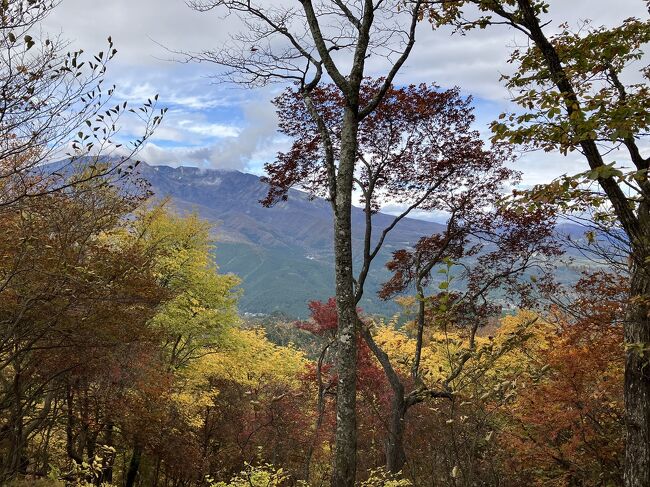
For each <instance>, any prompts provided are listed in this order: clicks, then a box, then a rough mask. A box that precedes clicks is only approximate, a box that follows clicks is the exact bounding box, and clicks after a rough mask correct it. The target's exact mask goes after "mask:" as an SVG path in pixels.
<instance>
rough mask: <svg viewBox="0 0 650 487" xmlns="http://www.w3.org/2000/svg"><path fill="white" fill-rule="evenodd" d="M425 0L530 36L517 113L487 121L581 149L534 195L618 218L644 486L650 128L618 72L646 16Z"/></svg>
mask: <svg viewBox="0 0 650 487" xmlns="http://www.w3.org/2000/svg"><path fill="white" fill-rule="evenodd" d="M431 4H432V5H431V7H432V8H431V10H430V18H431V19H432V21H434V22H436V23H439V22H452V23H455V24H456V25H457V26H458V27H459V28H461V29H471V28H473V27H477V26H478V27H483V28H485V27H487V26H488V25H490V24H505V25H508V26H510V27H512V28H514V29H517V30H518V31H519V32H521V33H523V34H524V35H525V36H526V37H527V38H528V39H529V40H530V41H531V43H532V45H531V47H530V48H529V49H524V50H519V49H518V50H515V51H514V52H513V55H512V58H511V61H512V63H513V64H515V65H516V66H517V72H516V73H515V74H514V75H512V76H509V77H508V76H507V77H505V82H506V85H507V86H508V87H509V88H510V89H511V90H512V91H513V92H514V93H515V97H514V101H515V102H516V103H517V104H518V105H519V106H520V107H521V109H522V113H518V114H512V115H502V118H501V119H500V120H499V121H497V122H495V123H494V124H493V127H492V128H493V131H494V137H495V138H496V139H500V140H508V141H511V142H513V143H516V144H528V145H530V146H532V147H534V148H541V149H544V150H547V151H550V150H559V151H560V152H562V153H564V154H566V153H567V152H569V151H574V150H578V151H580V152H581V153H582V155H583V156H584V158H585V161H586V162H587V165H588V167H589V170H588V171H586V172H585V173H583V174H579V175H577V176H569V177H565V178H561V179H560V180H557V181H554V182H552V183H551V184H549V185H543V186H542V187H539V188H536V190H535V191H533V195H536V199H537V200H540V199H541V200H547V201H549V200H550V201H555V202H557V203H558V204H560V205H561V206H563V207H564V208H567V209H578V210H580V209H581V208H584V207H585V206H588V207H589V206H592V207H593V205H596V206H597V207H599V208H598V209H599V213H600V214H601V217H605V218H607V217H608V216H609V217H611V218H613V219H614V221H615V222H616V223H617V224H618V225H620V228H621V229H622V231H623V232H624V235H625V237H626V238H627V240H628V242H629V246H630V250H631V252H630V283H631V285H630V301H629V304H628V307H627V309H628V315H627V320H626V324H625V344H626V350H627V351H626V366H625V404H626V422H625V424H626V429H627V435H626V467H625V485H626V486H628V487H632V486H634V487H636V486H642V485H649V484H650V403H649V402H648V401H650V377H649V376H648V374H647V373H646V372H645V371H644V370H645V368H646V363H647V360H648V352H647V350H648V345H647V344H648V343H650V326H649V325H648V316H649V313H648V310H649V301H648V298H649V295H650V294H649V290H650V272H649V269H648V256H649V255H650V250H649V248H650V247H649V242H650V206H649V205H648V196H649V194H650V193H649V191H650V182H649V180H648V174H647V173H648V168H649V164H650V158H649V157H647V156H644V155H643V149H642V145H641V144H640V143H639V141H640V139H642V138H643V137H644V136H645V134H646V133H647V130H648V127H649V126H650V118H649V117H648V113H650V112H649V111H648V107H649V106H650V97H649V95H650V92H649V91H648V86H647V83H645V84H644V83H642V82H641V83H626V82H625V73H624V71H626V70H627V69H628V68H629V69H635V62H636V61H638V60H639V59H640V58H641V56H642V48H643V46H644V45H645V44H647V42H648V40H650V23H649V22H648V21H647V20H639V19H634V18H632V19H627V20H626V21H624V22H623V23H622V24H621V25H619V26H616V27H614V28H611V29H608V28H604V27H591V26H589V25H586V26H585V28H584V29H582V30H581V32H578V33H574V32H572V31H570V30H569V27H568V26H566V25H564V26H561V27H562V30H561V32H560V33H559V34H557V35H553V36H551V35H549V34H547V33H546V31H545V28H546V26H547V25H548V23H546V22H545V21H544V20H543V16H544V14H546V13H547V12H548V10H549V6H548V4H546V3H545V2H543V1H537V0H516V1H514V0H498V1H482V0H476V1H467V2H455V1H447V0H440V1H433V2H431ZM466 4H471V5H474V6H477V7H478V9H479V10H480V11H481V12H482V13H483V14H484V15H483V16H482V17H480V18H477V19H474V20H471V19H469V20H468V19H466V18H465V14H464V12H463V6H464V5H466ZM640 75H641V78H642V79H646V80H647V78H648V70H647V68H645V67H641V68H640ZM612 149H614V150H612ZM616 149H620V150H622V151H623V153H624V154H626V156H627V158H628V159H629V161H630V162H631V167H630V168H628V169H627V170H626V169H625V168H622V167H616V161H615V160H614V157H616V155H615V154H617V152H616ZM618 154H620V153H618ZM581 183H582V184H581ZM584 183H587V186H586V187H585V184H584ZM593 183H597V185H598V187H599V188H600V190H598V188H596V187H594V184H593ZM594 193H595V194H594Z"/></svg>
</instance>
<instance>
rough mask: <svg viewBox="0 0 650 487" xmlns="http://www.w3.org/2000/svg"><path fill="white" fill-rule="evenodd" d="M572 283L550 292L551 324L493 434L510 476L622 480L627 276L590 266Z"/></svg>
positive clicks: (574, 481)
mask: <svg viewBox="0 0 650 487" xmlns="http://www.w3.org/2000/svg"><path fill="white" fill-rule="evenodd" d="M570 291H571V292H570V293H568V296H567V297H566V298H563V299H562V298H561V297H560V296H558V295H556V296H555V298H554V300H555V301H556V303H557V304H556V305H555V306H554V307H553V309H552V310H551V312H550V313H549V314H548V316H547V320H548V322H549V324H552V325H553V326H552V328H550V329H549V330H548V332H547V333H544V334H543V335H542V336H540V337H539V345H540V347H539V348H538V349H537V350H530V351H529V352H530V353H529V357H528V360H529V361H530V362H531V363H532V364H536V371H535V373H532V374H519V375H517V376H516V377H517V380H518V383H519V386H518V389H517V393H516V395H515V396H514V401H513V402H512V403H511V404H510V407H509V409H508V414H507V416H508V417H507V419H506V421H505V423H504V427H503V434H500V435H498V437H497V440H498V441H499V443H500V444H501V445H502V446H504V447H505V449H506V451H507V454H506V456H507V458H506V460H505V462H504V466H505V468H507V469H508V470H509V471H510V472H511V473H512V478H513V480H514V481H516V482H520V483H526V482H531V481H532V482H543V483H544V484H546V485H580V484H582V485H598V484H604V485H621V484H622V483H623V460H624V458H623V457H624V451H625V448H624V431H625V430H624V425H623V418H624V405H623V381H622V379H623V368H624V360H625V355H624V352H623V350H622V348H621V341H622V338H623V336H622V335H623V326H622V325H623V321H624V319H625V316H624V310H625V302H626V299H627V297H626V294H627V282H626V279H625V278H623V277H621V276H617V275H615V274H610V273H608V272H607V271H596V272H593V273H589V274H585V275H584V276H583V277H582V278H581V279H580V280H579V281H578V282H577V283H576V284H575V285H574V286H573V287H572V288H570ZM558 298H560V299H558ZM567 298H568V299H567ZM506 374H507V373H506Z"/></svg>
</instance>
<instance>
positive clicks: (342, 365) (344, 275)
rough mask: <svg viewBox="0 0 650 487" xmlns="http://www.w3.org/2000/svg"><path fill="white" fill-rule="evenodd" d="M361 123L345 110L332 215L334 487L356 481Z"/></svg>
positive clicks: (349, 109) (350, 485)
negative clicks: (355, 252) (355, 237)
mask: <svg viewBox="0 0 650 487" xmlns="http://www.w3.org/2000/svg"><path fill="white" fill-rule="evenodd" d="M358 124H359V122H358V120H357V113H356V109H355V108H354V107H349V106H348V107H346V109H345V113H344V116H343V127H342V130H341V155H340V159H339V169H338V174H337V178H336V179H337V181H336V200H335V215H334V255H335V276H336V307H337V312H338V331H337V352H336V354H337V360H336V367H337V375H338V382H337V392H336V442H335V453H334V469H333V472H332V482H331V483H332V487H353V486H354V482H355V479H356V460H357V458H356V457H357V454H356V453H357V420H356V394H357V387H356V386H357V328H356V323H357V314H356V302H355V294H354V274H353V270H352V221H351V210H352V185H353V177H354V165H355V161H356V156H357V154H356V152H357V130H358Z"/></svg>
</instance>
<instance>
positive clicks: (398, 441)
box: [386, 388, 407, 474]
mask: <svg viewBox="0 0 650 487" xmlns="http://www.w3.org/2000/svg"><path fill="white" fill-rule="evenodd" d="M406 411H407V406H406V402H405V400H404V388H401V391H399V390H398V391H396V390H394V391H393V399H392V401H391V417H390V423H389V425H388V426H389V427H388V437H387V438H386V469H387V470H388V471H389V472H390V473H393V474H398V473H400V472H401V471H402V468H403V467H404V464H405V463H406V453H405V452H404V430H405V425H406V421H405V416H406Z"/></svg>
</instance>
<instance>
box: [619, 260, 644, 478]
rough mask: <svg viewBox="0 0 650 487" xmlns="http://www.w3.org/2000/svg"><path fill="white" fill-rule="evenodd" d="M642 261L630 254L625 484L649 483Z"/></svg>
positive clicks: (626, 357)
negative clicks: (631, 256) (631, 258)
mask: <svg viewBox="0 0 650 487" xmlns="http://www.w3.org/2000/svg"><path fill="white" fill-rule="evenodd" d="M635 254H636V252H635ZM644 254H645V253H644ZM644 261H645V259H644V258H641V257H639V256H638V254H637V255H634V256H633V263H632V280H631V286H630V297H631V300H630V304H629V309H628V313H627V317H626V318H627V319H626V323H625V344H626V348H627V350H626V354H625V414H626V428H627V431H626V441H625V486H626V487H647V486H649V485H650V351H648V347H650V323H649V319H648V312H649V311H650V310H649V306H648V304H649V303H648V298H649V297H650V278H649V274H648V272H647V270H646V267H647V266H648V265H647V264H645V262H644Z"/></svg>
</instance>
